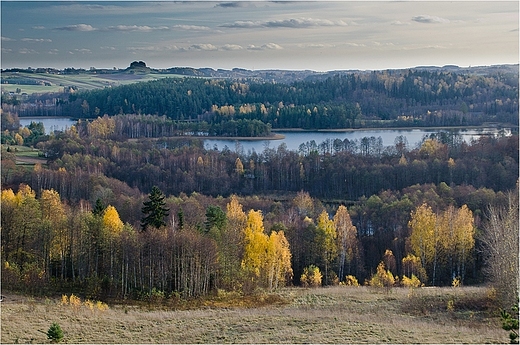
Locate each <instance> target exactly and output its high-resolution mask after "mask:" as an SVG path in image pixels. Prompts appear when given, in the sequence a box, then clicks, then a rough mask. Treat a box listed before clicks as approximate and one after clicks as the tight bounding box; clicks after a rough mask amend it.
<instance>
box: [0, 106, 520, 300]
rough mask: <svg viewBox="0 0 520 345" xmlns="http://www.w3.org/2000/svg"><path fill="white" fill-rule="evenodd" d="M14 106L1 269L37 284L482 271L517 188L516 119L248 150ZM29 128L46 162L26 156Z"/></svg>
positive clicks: (452, 277) (377, 278) (380, 278)
mask: <svg viewBox="0 0 520 345" xmlns="http://www.w3.org/2000/svg"><path fill="white" fill-rule="evenodd" d="M139 119H143V120H148V121H149V122H148V125H143V122H141V121H139ZM2 120H3V121H2V125H4V124H5V125H6V126H8V125H11V128H7V127H4V128H2V130H3V140H4V142H3V145H2V162H1V163H2V172H1V177H2V262H3V264H2V283H3V285H4V287H9V288H12V289H17V290H21V291H27V292H32V293H49V292H52V291H80V292H81V294H83V295H85V296H91V297H92V298H94V297H96V298H99V296H112V297H118V298H135V299H141V298H146V296H148V297H149V296H151V295H153V294H163V295H168V296H170V295H175V296H180V297H186V298H189V297H194V296H202V295H208V294H211V293H212V292H214V291H216V290H218V289H223V290H230V291H242V292H244V293H251V292H252V291H255V289H257V288H262V289H267V290H273V289H276V288H278V287H281V286H285V285H297V286H298V285H302V286H308V285H316V284H318V285H334V284H340V283H342V284H357V283H359V284H365V283H366V284H369V285H370V284H372V285H378V284H381V285H385V284H390V283H389V282H391V284H392V285H393V284H396V285H397V284H403V285H414V286H419V285H421V284H424V285H428V286H446V285H452V284H453V283H454V282H458V283H457V284H459V283H460V284H467V285H471V284H479V283H482V282H484V281H486V279H487V273H486V265H485V260H486V257H487V255H486V252H485V250H484V248H485V246H486V241H485V236H484V234H485V233H486V230H485V229H487V227H488V224H489V222H490V218H489V217H490V213H489V211H490V209H491V208H492V207H506V206H507V205H511V202H513V203H514V197H515V195H516V197H517V194H518V191H517V188H518V171H519V166H518V158H519V148H518V143H519V140H518V135H512V136H499V137H491V136H482V137H481V138H480V139H478V140H475V141H472V142H470V143H466V142H464V141H462V140H461V139H460V137H457V135H453V134H449V133H447V132H445V133H443V132H439V133H438V134H436V135H432V136H429V137H425V138H424V139H423V141H422V143H421V144H420V145H419V146H417V147H414V148H412V147H410V146H409V144H408V142H407V140H406V138H405V137H398V138H396V140H395V143H394V145H391V146H388V147H383V146H382V144H381V140H380V139H378V138H374V137H371V138H363V139H361V140H359V141H357V140H355V141H341V140H335V141H329V142H324V143H319V144H317V143H315V142H308V143H303V144H302V145H301V146H300V149H299V150H298V151H290V150H287V149H286V148H285V147H284V146H280V147H278V148H277V149H272V148H269V147H267V148H265V149H264V151H263V152H259V153H257V152H248V153H244V152H243V151H241V150H234V151H232V150H230V149H225V150H222V151H218V150H212V149H205V148H204V147H203V146H202V143H201V141H200V140H198V139H197V138H193V137H175V138H174V137H169V136H168V135H166V136H160V138H153V137H154V136H155V135H154V136H152V135H150V137H152V138H150V137H147V135H146V134H145V133H146V131H147V130H148V131H151V132H154V131H155V132H157V133H160V132H161V131H167V128H168V127H167V125H164V127H161V125H160V124H161V123H164V124H167V123H168V119H165V118H164V117H159V116H153V115H148V116H145V115H127V116H124V115H117V116H103V117H98V118H96V119H92V120H90V121H80V123H78V125H77V126H74V127H72V128H70V129H68V130H66V131H63V132H55V133H52V134H50V135H45V134H43V131H42V128H41V127H42V126H41V124H36V123H33V124H31V125H30V126H28V127H24V128H18V129H16V126H15V125H13V124H15V123H16V120H17V116H16V115H15V114H11V113H2ZM4 120H5V121H4ZM161 121H162V122H161ZM132 133H134V134H132ZM128 138H131V139H128ZM24 144H25V145H28V146H33V147H34V148H35V149H37V150H38V152H39V156H40V159H41V162H39V163H36V164H34V165H33V166H29V167H28V166H24V165H20V164H17V163H16V161H17V150H18V149H19V148H20V149H21V147H22V146H19V145H24ZM515 190H516V191H515ZM516 208H517V207H516ZM159 211H160V212H159ZM157 212H159V213H157ZM516 224H518V223H516ZM516 227H517V228H518V226H516ZM483 236H484V237H483ZM389 277H391V279H390V278H389Z"/></svg>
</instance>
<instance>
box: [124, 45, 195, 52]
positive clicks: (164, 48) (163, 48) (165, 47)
mask: <svg viewBox="0 0 520 345" xmlns="http://www.w3.org/2000/svg"><path fill="white" fill-rule="evenodd" d="M126 49H127V50H130V51H132V52H134V53H135V52H140V51H148V52H162V51H172V50H173V51H184V50H186V49H185V48H180V47H177V46H176V45H161V46H146V47H127V48H126Z"/></svg>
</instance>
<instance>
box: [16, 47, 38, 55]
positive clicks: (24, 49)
mask: <svg viewBox="0 0 520 345" xmlns="http://www.w3.org/2000/svg"><path fill="white" fill-rule="evenodd" d="M18 53H20V54H38V52H37V51H36V50H34V49H28V48H22V49H20V50H18Z"/></svg>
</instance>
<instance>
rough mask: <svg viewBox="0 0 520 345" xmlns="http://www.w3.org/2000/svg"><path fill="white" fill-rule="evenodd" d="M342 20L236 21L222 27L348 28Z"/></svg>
mask: <svg viewBox="0 0 520 345" xmlns="http://www.w3.org/2000/svg"><path fill="white" fill-rule="evenodd" d="M347 25H348V24H347V23H345V22H344V21H342V20H328V19H315V18H292V19H282V20H269V21H241V20H239V21H235V22H233V23H226V24H222V25H220V26H221V27H225V28H261V27H264V28H309V27H323V26H347Z"/></svg>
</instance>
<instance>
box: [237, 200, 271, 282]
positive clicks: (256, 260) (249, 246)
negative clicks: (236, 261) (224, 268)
mask: <svg viewBox="0 0 520 345" xmlns="http://www.w3.org/2000/svg"><path fill="white" fill-rule="evenodd" d="M268 241H269V238H268V237H267V235H266V234H265V233H264V220H263V216H262V212H261V211H255V210H250V211H249V213H248V214H247V225H246V228H245V229H244V244H245V245H244V257H243V259H242V268H243V269H244V270H245V271H246V274H247V276H248V278H249V279H251V280H252V281H255V280H257V279H258V278H260V273H261V269H262V266H263V264H264V263H265V262H266V261H267V250H266V249H267V247H268Z"/></svg>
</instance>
